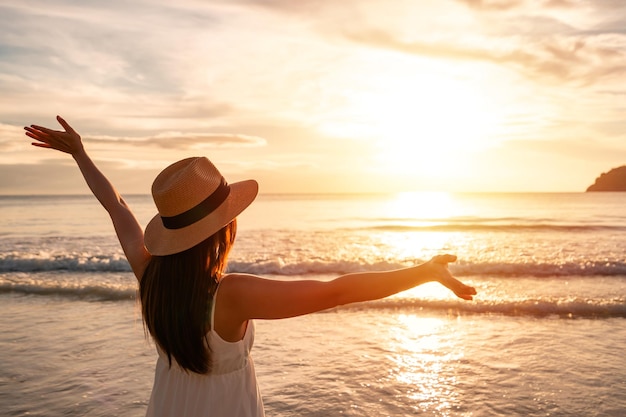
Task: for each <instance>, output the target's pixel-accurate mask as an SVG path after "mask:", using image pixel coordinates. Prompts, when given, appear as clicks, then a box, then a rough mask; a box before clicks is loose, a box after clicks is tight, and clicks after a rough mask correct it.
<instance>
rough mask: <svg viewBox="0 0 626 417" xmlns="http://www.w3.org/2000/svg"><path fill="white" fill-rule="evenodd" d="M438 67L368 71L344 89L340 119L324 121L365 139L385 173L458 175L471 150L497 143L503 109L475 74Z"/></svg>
mask: <svg viewBox="0 0 626 417" xmlns="http://www.w3.org/2000/svg"><path fill="white" fill-rule="evenodd" d="M416 68H419V69H420V71H419V72H416V71H415V69H416ZM411 69H412V70H411ZM439 70H440V68H434V67H428V66H424V67H415V66H412V67H410V68H409V69H406V70H403V69H394V70H393V72H389V73H380V74H378V75H375V76H373V75H371V74H370V76H369V77H368V83H367V85H366V86H364V87H363V88H362V89H358V90H357V89H351V90H350V91H347V92H346V93H345V103H344V110H343V113H342V120H341V123H337V124H334V125H332V126H327V127H329V128H330V129H331V130H332V132H331V133H332V134H334V135H340V136H350V137H358V138H359V139H360V140H363V141H367V143H368V145H370V146H371V147H372V148H373V153H374V155H373V158H372V160H373V162H374V164H375V165H376V166H377V167H378V169H379V170H381V171H384V172H385V173H386V174H388V175H396V176H405V177H414V178H418V177H419V178H428V177H431V176H432V177H437V178H439V179H441V178H442V177H450V178H453V177H459V176H462V175H463V173H464V172H465V170H466V169H467V166H468V165H467V162H468V158H469V157H471V154H472V153H474V152H480V151H482V150H484V149H487V148H489V147H491V146H493V145H494V144H495V143H497V141H498V130H500V127H501V126H500V125H501V123H502V114H503V110H502V109H499V108H498V103H497V100H494V97H495V96H494V95H492V93H493V91H491V90H490V88H489V87H485V86H484V85H482V84H481V83H478V82H476V77H475V76H473V77H466V78H464V77H461V76H459V75H458V73H457V74H450V73H446V72H441V71H439Z"/></svg>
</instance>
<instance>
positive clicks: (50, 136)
mask: <svg viewBox="0 0 626 417" xmlns="http://www.w3.org/2000/svg"><path fill="white" fill-rule="evenodd" d="M57 121H58V122H59V123H60V124H61V126H63V129H64V131H60V130H53V129H48V128H46V127H43V126H37V125H30V126H26V127H24V130H26V136H28V137H30V138H33V139H35V140H37V141H38V142H33V143H31V145H33V146H37V147H40V148H48V149H56V150H58V151H61V152H65V153H69V154H70V155H76V154H78V153H80V152H82V151H83V150H84V148H83V143H82V141H81V138H80V135H79V134H78V133H77V132H76V131H75V130H74V129H72V127H71V126H70V125H69V124H68V123H67V122H66V121H65V120H63V118H62V117H61V116H57Z"/></svg>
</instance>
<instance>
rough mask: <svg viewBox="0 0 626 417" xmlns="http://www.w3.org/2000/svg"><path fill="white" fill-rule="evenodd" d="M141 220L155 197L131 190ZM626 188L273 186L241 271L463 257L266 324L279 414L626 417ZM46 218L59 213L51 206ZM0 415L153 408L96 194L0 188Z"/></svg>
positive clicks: (266, 352)
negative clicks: (444, 283) (441, 270)
mask: <svg viewBox="0 0 626 417" xmlns="http://www.w3.org/2000/svg"><path fill="white" fill-rule="evenodd" d="M127 200H128V201H129V204H130V205H131V207H133V208H134V209H135V211H136V213H137V216H138V218H139V220H140V222H141V223H142V224H146V223H147V221H148V220H149V219H150V217H151V216H152V215H153V214H154V208H153V206H152V203H151V201H150V196H143V195H142V196H129V197H128V198H127ZM625 206H626V194H625V193H538V194H532V193H527V194H525V193H519V194H515V193H514V194H466V195H451V194H438V193H437V194H432V193H430V194H428V193H427V194H423V193H414V194H403V195H393V196H391V195H389V196H388V195H347V196H342V195H261V196H260V197H259V199H258V201H256V202H255V203H254V204H253V205H252V206H251V207H250V210H249V211H248V212H246V213H244V215H242V216H241V218H240V219H239V231H238V237H237V243H236V245H235V248H234V250H233V252H232V254H231V262H230V264H229V269H230V270H231V271H238V272H250V273H256V274H261V275H266V276H269V277H272V278H276V279H282V280H294V279H322V280H326V279H331V278H332V277H334V276H336V275H338V274H344V273H350V272H357V271H362V270H381V269H387V268H396V267H402V266H406V265H409V264H412V263H414V262H420V261H424V260H427V259H429V258H430V257H431V256H432V255H434V254H437V253H444V252H449V253H455V254H457V255H458V256H459V260H458V262H457V263H455V264H451V266H450V267H451V270H452V272H453V273H454V274H455V275H457V276H458V277H460V278H461V279H463V280H464V281H467V282H468V283H470V284H472V285H474V286H476V288H477V289H478V291H479V295H478V296H477V297H476V300H475V301H472V302H466V301H462V300H457V299H455V298H454V296H452V295H450V294H448V293H447V292H446V291H445V290H443V289H442V288H441V287H439V286H437V285H436V284H426V285H424V286H421V287H418V288H416V289H413V290H410V291H407V292H405V293H402V294H398V295H396V296H393V297H390V298H387V299H384V300H379V301H374V302H369V303H362V304H357V305H351V306H342V307H338V308H336V309H332V310H330V311H325V312H321V313H317V314H313V315H310V316H305V317H299V318H294V319H288V320H279V321H257V323H256V327H257V335H256V339H255V346H254V348H253V358H254V361H255V365H256V369H257V374H258V379H259V384H260V387H261V392H262V394H263V398H264V402H265V406H266V413H267V415H268V416H292V415H298V416H329V415H352V416H406V415H423V416H548V415H549V416H582V415H584V416H621V415H623V414H624V412H625V410H626V394H625V393H626V358H624V355H623V346H624V344H625V342H626V321H625V320H626V239H624V236H626V213H625V212H624V210H623V207H625ZM41 213H46V216H45V217H42V216H41ZM0 215H2V216H3V218H4V219H8V220H7V221H6V222H4V223H2V225H1V226H0V235H1V236H2V238H3V239H2V243H1V249H2V255H1V257H0V300H1V301H0V303H2V315H1V318H0V334H1V335H2V336H0V360H1V362H2V364H3V365H2V367H1V368H0V414H1V415H7V416H22V415H31V416H33V415H34V416H50V415H70V416H74V415H75V416H82V415H89V416H141V415H144V414H145V410H146V406H147V402H148V399H149V395H150V390H151V386H152V378H153V372H154V365H155V361H156V352H155V350H154V346H153V345H152V343H151V342H150V341H149V339H147V338H146V337H145V333H144V329H143V326H142V322H141V317H140V312H139V309H138V306H137V302H136V300H135V291H136V280H135V278H134V277H133V276H132V274H131V272H130V269H129V268H128V265H127V263H126V261H125V260H124V258H123V255H122V252H121V249H119V247H118V245H117V242H116V240H115V237H114V234H113V232H112V228H111V227H110V225H109V224H108V218H107V216H106V213H105V212H104V211H103V210H102V209H101V208H99V207H98V205H97V202H95V200H94V199H93V198H92V197H90V196H14V197H8V196H5V197H0Z"/></svg>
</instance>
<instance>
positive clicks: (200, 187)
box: [144, 157, 259, 256]
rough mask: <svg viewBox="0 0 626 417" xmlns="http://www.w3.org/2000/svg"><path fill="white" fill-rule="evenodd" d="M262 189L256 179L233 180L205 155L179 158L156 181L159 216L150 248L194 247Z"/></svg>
mask: <svg viewBox="0 0 626 417" xmlns="http://www.w3.org/2000/svg"><path fill="white" fill-rule="evenodd" d="M258 190H259V186H258V184H257V182H256V181H255V180H247V181H241V182H236V183H234V184H227V183H226V181H225V180H224V177H222V174H220V172H219V171H218V170H217V168H216V167H215V166H214V165H213V164H212V163H211V161H209V160H208V159H207V158H205V157H194V158H187V159H183V160H182V161H178V162H175V163H174V164H172V165H170V166H169V167H167V168H165V169H164V170H163V171H161V173H160V174H159V175H158V176H157V177H156V179H155V180H154V182H153V183H152V198H153V199H154V203H155V204H156V206H157V210H158V211H159V214H157V215H156V216H154V218H153V219H152V220H151V221H150V223H148V226H146V231H145V235H144V242H145V245H146V248H147V249H148V252H150V253H151V254H152V255H157V256H163V255H171V254H174V253H178V252H182V251H184V250H187V249H189V248H192V247H194V246H195V245H197V244H198V243H200V242H202V241H203V240H205V239H207V238H208V237H209V236H211V235H212V234H214V233H215V232H217V231H218V230H220V229H221V228H222V227H224V226H226V225H227V224H228V223H230V222H231V221H232V220H233V219H234V218H235V217H237V216H238V215H239V214H240V213H241V212H242V211H243V210H244V209H245V208H246V207H248V206H249V205H250V203H252V201H253V200H254V199H255V198H256V195H257V193H258Z"/></svg>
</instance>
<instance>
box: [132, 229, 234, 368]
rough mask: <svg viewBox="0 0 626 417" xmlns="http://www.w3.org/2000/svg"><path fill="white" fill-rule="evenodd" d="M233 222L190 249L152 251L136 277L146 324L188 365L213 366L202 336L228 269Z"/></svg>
mask: <svg viewBox="0 0 626 417" xmlns="http://www.w3.org/2000/svg"><path fill="white" fill-rule="evenodd" d="M236 233H237V222H236V220H233V221H232V222H231V223H229V224H228V225H226V226H225V227H223V228H222V229H220V230H219V231H218V232H216V233H215V234H213V235H211V236H210V237H209V238H208V239H206V240H204V241H203V242H201V243H199V244H197V245H196V246H194V247H192V248H191V249H187V250H186V251H183V252H180V253H175V254H173V255H165V256H153V257H152V259H151V260H150V262H149V264H148V266H147V268H146V271H145V272H144V274H143V277H142V278H141V282H140V283H139V295H140V298H141V312H142V315H143V321H144V328H145V329H146V330H147V331H148V332H149V333H150V335H152V337H153V339H154V340H155V342H156V343H157V344H158V346H159V347H160V348H161V349H162V350H163V351H164V352H165V353H166V354H167V358H168V360H169V365H170V366H172V356H173V357H174V359H175V360H176V362H177V363H178V364H179V365H180V366H181V367H182V368H183V369H184V370H186V371H192V372H196V373H199V374H207V373H209V372H210V371H211V350H210V348H209V344H208V341H207V339H206V334H207V329H208V327H209V326H210V314H211V302H212V300H213V295H214V294H215V290H216V289H217V283H218V280H219V278H220V277H221V275H222V274H223V273H224V270H225V269H226V261H227V258H228V253H229V252H230V248H231V246H232V244H233V243H234V241H235V235H236Z"/></svg>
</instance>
